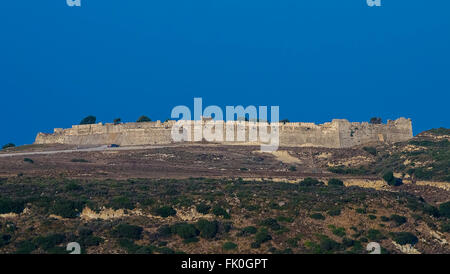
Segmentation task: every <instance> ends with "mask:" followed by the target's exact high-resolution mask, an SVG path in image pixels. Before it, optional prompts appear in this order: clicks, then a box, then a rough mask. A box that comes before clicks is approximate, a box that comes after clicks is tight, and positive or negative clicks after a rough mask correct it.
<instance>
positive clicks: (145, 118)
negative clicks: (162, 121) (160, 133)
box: [136, 115, 152, 123]
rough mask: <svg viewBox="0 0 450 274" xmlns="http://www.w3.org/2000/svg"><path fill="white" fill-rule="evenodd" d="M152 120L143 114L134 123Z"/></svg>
mask: <svg viewBox="0 0 450 274" xmlns="http://www.w3.org/2000/svg"><path fill="white" fill-rule="evenodd" d="M151 121H152V120H151V119H150V118H148V117H147V116H145V115H142V116H141V117H139V118H138V119H137V121H136V123H144V122H151Z"/></svg>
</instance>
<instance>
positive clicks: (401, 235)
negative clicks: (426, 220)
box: [392, 232, 419, 245]
mask: <svg viewBox="0 0 450 274" xmlns="http://www.w3.org/2000/svg"><path fill="white" fill-rule="evenodd" d="M392 239H393V240H394V241H395V242H396V243H398V244H400V245H406V244H410V245H415V244H416V243H417V242H418V241H419V239H418V238H417V237H416V236H415V235H414V234H412V233H410V232H397V233H392Z"/></svg>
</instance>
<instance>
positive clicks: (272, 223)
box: [261, 218, 281, 230]
mask: <svg viewBox="0 0 450 274" xmlns="http://www.w3.org/2000/svg"><path fill="white" fill-rule="evenodd" d="M261 225H262V226H265V227H268V228H270V229H272V230H279V229H280V228H281V226H280V224H279V223H278V222H277V220H275V219H273V218H267V219H265V220H263V221H262V222H261Z"/></svg>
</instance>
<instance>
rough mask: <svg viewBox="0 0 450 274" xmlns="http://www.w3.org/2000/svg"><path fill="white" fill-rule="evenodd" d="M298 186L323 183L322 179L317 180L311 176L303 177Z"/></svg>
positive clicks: (321, 184)
mask: <svg viewBox="0 0 450 274" xmlns="http://www.w3.org/2000/svg"><path fill="white" fill-rule="evenodd" d="M299 185H300V186H323V185H324V183H323V182H322V181H319V180H317V179H313V178H310V177H308V178H305V179H304V180H303V181H301V182H300V183H299Z"/></svg>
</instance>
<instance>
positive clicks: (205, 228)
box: [196, 219, 219, 239]
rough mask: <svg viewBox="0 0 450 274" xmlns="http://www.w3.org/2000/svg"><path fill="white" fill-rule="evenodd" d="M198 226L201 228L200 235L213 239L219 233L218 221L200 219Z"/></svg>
mask: <svg viewBox="0 0 450 274" xmlns="http://www.w3.org/2000/svg"><path fill="white" fill-rule="evenodd" d="M196 227H197V228H198V230H200V237H202V238H206V239H211V238H214V237H215V236H216V234H217V230H218V227H219V224H218V222H217V221H212V222H210V221H208V220H205V219H200V220H198V222H197V224H196Z"/></svg>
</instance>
